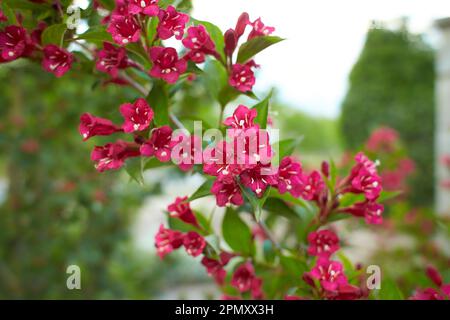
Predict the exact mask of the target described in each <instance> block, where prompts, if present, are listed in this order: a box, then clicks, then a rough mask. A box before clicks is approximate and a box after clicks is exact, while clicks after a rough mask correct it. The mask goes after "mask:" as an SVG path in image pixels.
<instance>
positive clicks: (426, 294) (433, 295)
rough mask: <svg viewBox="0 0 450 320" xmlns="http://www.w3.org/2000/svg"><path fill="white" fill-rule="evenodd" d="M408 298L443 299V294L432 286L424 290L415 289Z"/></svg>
mask: <svg viewBox="0 0 450 320" xmlns="http://www.w3.org/2000/svg"><path fill="white" fill-rule="evenodd" d="M409 299H410V300H444V296H443V295H442V294H441V293H440V292H439V291H437V290H436V289H434V288H427V289H424V290H420V289H418V290H416V292H415V293H414V295H413V296H412V297H410V298H409Z"/></svg>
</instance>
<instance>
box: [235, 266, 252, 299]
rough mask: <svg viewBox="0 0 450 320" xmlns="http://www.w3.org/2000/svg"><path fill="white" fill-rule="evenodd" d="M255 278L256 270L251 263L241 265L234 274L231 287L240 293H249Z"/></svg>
mask: <svg viewBox="0 0 450 320" xmlns="http://www.w3.org/2000/svg"><path fill="white" fill-rule="evenodd" d="M254 278H255V269H254V268H253V265H252V264H251V263H250V262H246V263H243V264H241V265H240V266H239V267H237V268H236V270H235V271H234V273H233V276H232V278H231V285H232V286H233V287H235V288H236V289H238V290H239V291H240V292H246V291H249V290H250V289H251V288H252V284H253V280H254Z"/></svg>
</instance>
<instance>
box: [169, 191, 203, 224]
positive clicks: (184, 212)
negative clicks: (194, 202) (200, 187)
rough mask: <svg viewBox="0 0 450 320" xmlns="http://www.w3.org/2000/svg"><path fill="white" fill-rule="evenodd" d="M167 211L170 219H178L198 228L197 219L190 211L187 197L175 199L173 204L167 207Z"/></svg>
mask: <svg viewBox="0 0 450 320" xmlns="http://www.w3.org/2000/svg"><path fill="white" fill-rule="evenodd" d="M167 211H169V215H170V216H171V217H173V218H178V219H180V220H181V221H183V222H185V223H187V224H191V225H193V226H196V227H198V222H197V218H196V217H195V215H194V212H193V211H192V209H191V206H190V204H189V201H187V197H182V198H180V197H177V198H176V199H175V202H174V203H172V204H170V205H169V206H168V207H167Z"/></svg>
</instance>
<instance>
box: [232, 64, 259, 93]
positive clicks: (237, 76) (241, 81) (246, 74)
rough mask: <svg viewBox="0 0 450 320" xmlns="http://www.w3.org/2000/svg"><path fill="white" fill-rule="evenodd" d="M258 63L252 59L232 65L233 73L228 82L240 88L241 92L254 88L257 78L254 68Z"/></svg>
mask: <svg viewBox="0 0 450 320" xmlns="http://www.w3.org/2000/svg"><path fill="white" fill-rule="evenodd" d="M255 67H257V65H256V64H255V63H254V62H253V60H252V61H250V62H247V63H246V64H240V63H236V64H233V66H232V67H231V74H230V78H229V79H228V82H229V84H230V86H232V87H234V88H235V89H237V90H239V91H240V92H248V91H251V90H252V89H253V86H254V85H255V82H256V78H255V73H254V72H253V70H252V68H255Z"/></svg>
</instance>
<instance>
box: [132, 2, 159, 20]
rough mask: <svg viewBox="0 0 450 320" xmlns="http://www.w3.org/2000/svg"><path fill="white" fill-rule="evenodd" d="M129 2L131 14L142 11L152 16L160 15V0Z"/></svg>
mask: <svg viewBox="0 0 450 320" xmlns="http://www.w3.org/2000/svg"><path fill="white" fill-rule="evenodd" d="M129 2H130V4H129V5H128V8H129V10H130V13H131V14H138V13H142V14H145V15H147V16H151V17H154V16H157V15H158V12H159V7H158V0H129Z"/></svg>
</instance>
